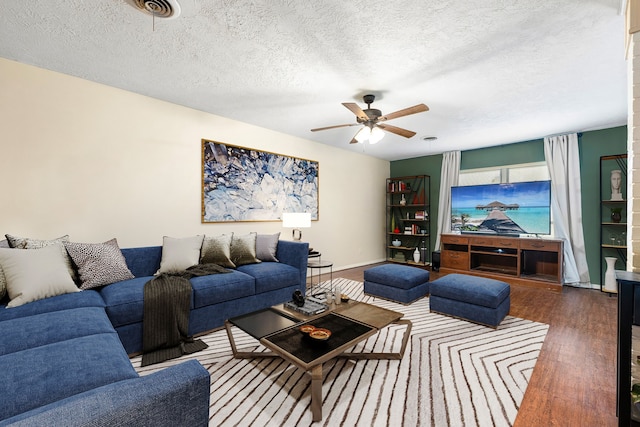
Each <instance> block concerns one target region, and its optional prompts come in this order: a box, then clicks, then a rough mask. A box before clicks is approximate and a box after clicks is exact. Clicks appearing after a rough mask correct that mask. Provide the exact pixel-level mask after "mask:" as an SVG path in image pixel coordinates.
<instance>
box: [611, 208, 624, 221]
mask: <svg viewBox="0 0 640 427" xmlns="http://www.w3.org/2000/svg"><path fill="white" fill-rule="evenodd" d="M621 220H622V208H611V222H615V223H619V222H620V221H621Z"/></svg>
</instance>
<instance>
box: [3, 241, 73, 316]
mask: <svg viewBox="0 0 640 427" xmlns="http://www.w3.org/2000/svg"><path fill="white" fill-rule="evenodd" d="M61 250H64V248H62V246H61V245H60V244H56V245H51V246H47V247H44V248H42V249H30V250H18V249H6V248H0V265H2V270H3V272H4V275H5V278H6V280H7V293H8V294H9V298H11V301H10V302H9V303H8V304H7V307H17V306H19V305H22V304H26V303H28V302H32V301H36V300H39V299H43V298H48V297H52V296H56V295H61V294H67V293H71V292H78V287H77V286H76V284H75V283H74V282H73V279H72V278H71V275H70V274H69V270H68V269H67V265H66V261H65V257H64V255H63V252H61Z"/></svg>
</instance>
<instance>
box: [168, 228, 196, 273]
mask: <svg viewBox="0 0 640 427" xmlns="http://www.w3.org/2000/svg"><path fill="white" fill-rule="evenodd" d="M203 240H204V236H203V235H200V234H199V235H197V236H190V237H180V238H176V237H168V236H164V237H163V238H162V260H161V261H160V269H159V270H158V272H157V273H156V274H160V273H168V272H172V271H183V270H186V269H187V268H189V267H191V266H193V265H197V264H198V261H200V249H202V241H203Z"/></svg>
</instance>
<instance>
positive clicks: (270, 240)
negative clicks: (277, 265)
mask: <svg viewBox="0 0 640 427" xmlns="http://www.w3.org/2000/svg"><path fill="white" fill-rule="evenodd" d="M278 240H280V233H276V234H258V235H257V236H256V256H257V257H258V259H259V260H260V261H273V262H278V258H276V252H277V251H278Z"/></svg>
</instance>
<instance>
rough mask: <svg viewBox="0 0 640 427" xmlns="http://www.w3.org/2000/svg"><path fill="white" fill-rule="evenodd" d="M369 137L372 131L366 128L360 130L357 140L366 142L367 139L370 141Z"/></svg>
mask: <svg viewBox="0 0 640 427" xmlns="http://www.w3.org/2000/svg"><path fill="white" fill-rule="evenodd" d="M369 135H371V129H369V127H368V126H365V127H363V128H362V129H360V132H358V133H357V134H356V136H355V138H356V141H358V142H365V141H366V140H367V139H369Z"/></svg>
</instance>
